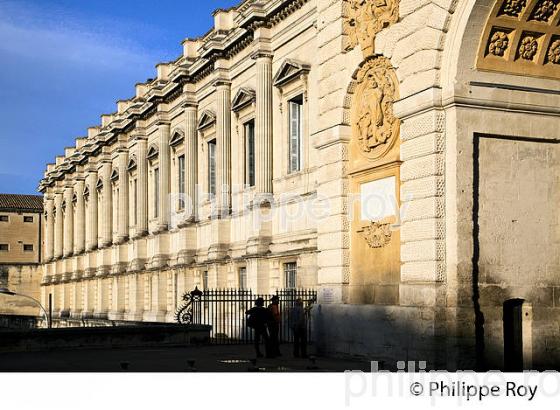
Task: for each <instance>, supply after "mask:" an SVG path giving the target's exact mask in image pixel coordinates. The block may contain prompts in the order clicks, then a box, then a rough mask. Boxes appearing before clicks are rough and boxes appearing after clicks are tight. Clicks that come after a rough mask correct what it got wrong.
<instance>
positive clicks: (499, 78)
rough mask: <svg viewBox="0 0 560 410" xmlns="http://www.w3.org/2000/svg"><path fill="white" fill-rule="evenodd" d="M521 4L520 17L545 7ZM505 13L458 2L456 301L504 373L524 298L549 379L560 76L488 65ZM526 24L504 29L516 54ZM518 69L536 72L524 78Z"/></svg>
mask: <svg viewBox="0 0 560 410" xmlns="http://www.w3.org/2000/svg"><path fill="white" fill-rule="evenodd" d="M510 3H512V4H510V6H511V5H513V6H515V5H514V4H513V2H510ZM518 3H519V4H518V5H520V9H519V12H520V16H521V14H523V12H524V11H525V10H526V9H528V8H529V9H533V8H534V7H535V6H538V4H539V1H538V0H536V1H535V0H530V1H527V2H518ZM504 4H505V2H504V1H502V0H497V1H495V0H478V1H474V0H468V1H464V2H459V4H458V7H457V9H456V11H455V14H454V16H453V19H452V21H451V23H450V28H449V34H448V36H447V41H446V43H445V47H444V50H443V54H442V70H441V71H442V76H441V79H442V81H441V88H442V107H443V110H444V113H445V117H446V121H445V136H446V137H445V175H446V178H445V183H446V207H445V213H446V236H445V248H446V274H447V277H448V280H447V286H448V289H447V294H448V296H449V297H452V298H454V299H456V300H457V301H458V302H457V303H456V306H455V308H454V309H456V312H464V313H465V315H469V316H474V317H473V318H472V319H469V321H470V320H473V319H477V320H476V321H475V322H476V329H475V333H476V334H475V336H476V347H477V349H478V356H479V359H480V363H479V364H480V365H486V366H491V367H498V368H499V367H502V366H503V365H504V363H503V360H504V359H503V358H504V355H503V353H504V339H503V337H504V333H503V325H502V311H503V304H504V303H505V301H507V300H509V299H514V298H520V299H524V300H525V304H524V306H525V309H529V310H527V311H525V316H524V318H531V317H533V316H534V317H535V318H537V317H538V320H534V321H533V320H528V321H527V323H525V324H524V326H525V327H524V329H525V331H524V334H523V344H524V347H525V349H526V351H525V352H524V353H525V355H524V366H525V367H526V368H543V367H546V366H548V368H550V366H551V364H554V363H556V364H557V363H559V362H560V357H559V356H558V355H557V354H556V353H554V352H555V351H556V350H555V349H556V347H554V346H552V345H546V346H545V345H544V344H541V343H540V342H539V340H540V337H542V335H545V337H550V338H552V339H555V340H557V339H558V334H557V333H555V332H551V331H550V325H551V323H555V322H557V321H558V320H559V319H560V312H557V311H556V310H554V309H550V308H551V307H552V306H554V303H555V301H554V297H553V296H552V295H551V294H549V289H551V288H554V287H556V286H558V285H559V284H560V275H558V274H552V273H551V272H558V271H559V269H558V266H556V265H555V264H554V263H549V262H546V261H547V260H548V261H550V260H553V259H555V258H554V256H553V255H554V253H555V251H554V249H556V245H557V244H558V242H559V238H558V232H556V233H554V232H552V231H550V230H549V226H550V222H549V221H550V220H556V219H557V218H558V213H557V211H556V210H555V207H549V206H547V204H548V203H549V202H555V201H556V199H555V198H557V196H558V193H557V192H556V190H555V189H554V186H555V183H554V181H553V180H552V179H550V175H557V174H558V172H560V168H559V165H558V160H557V158H558V156H559V148H558V147H559V144H558V142H559V138H558V132H557V130H558V127H560V118H559V117H558V114H559V113H560V109H559V107H560V82H559V80H560V76H559V77H557V78H556V79H555V78H552V77H551V75H550V73H551V71H550V70H548V71H547V72H544V71H543V70H542V69H540V68H536V69H535V70H533V69H529V68H530V66H531V64H529V63H527V62H526V61H521V60H522V58H521V57H519V56H518V57H513V55H509V58H508V57H507V54H505V56H504V58H503V61H500V64H496V65H492V64H487V63H484V64H481V63H480V59H481V55H482V56H483V55H484V54H483V53H484V52H487V51H488V50H489V48H488V47H489V45H488V42H489V40H490V39H491V32H492V30H493V29H494V27H496V26H499V25H500V24H499V20H497V19H496V15H497V14H499V13H500V12H501V10H503V9H504ZM529 11H530V10H528V11H527V12H529ZM557 13H559V11H557ZM554 18H556V20H555V21H557V17H554ZM521 20H523V19H522V18H521V17H520V18H519V23H517V22H516V21H515V19H514V18H511V19H509V18H508V21H507V24H504V26H506V27H510V28H515V30H513V32H512V36H511V44H509V46H512V45H514V46H516V47H521V43H522V37H523V35H524V34H523V33H524V32H525V30H526V27H525V26H524V23H523V22H522V21H521ZM532 27H533V28H535V30H537V31H538V30H540V28H541V27H542V26H539V25H534V26H532ZM542 28H543V29H544V27H542ZM544 31H546V30H543V32H544ZM543 43H544V44H541V45H542V46H544V47H549V46H550V45H551V42H548V43H547V42H543ZM547 44H548V45H547ZM518 51H519V49H513V50H510V51H509V52H512V53H517V52H518ZM500 52H501V51H500ZM481 53H482V54H481ZM506 53H507V51H506ZM541 56H542V54H541ZM500 58H502V57H501V56H490V59H494V61H497V60H499V59H500ZM506 60H507V61H506ZM535 60H536V57H535ZM541 63H542V61H541ZM519 66H522V67H529V68H527V72H526V74H523V70H520V68H519ZM505 198H508V200H507V201H505V200H504V199H505ZM536 198H540V199H538V200H537V199H536ZM544 221H546V222H544ZM498 243H499V246H496V244H498ZM540 272H548V273H540ZM460 300H463V301H464V302H463V303H461V302H460ZM469 303H470V304H471V305H472V306H471V307H470V309H471V310H472V312H471V313H470V314H469V313H468V309H469V307H467V306H468V304H469ZM527 307H529V308H527ZM544 312H546V313H544ZM456 326H457V327H460V326H461V321H460V320H456ZM531 329H532V330H531ZM533 333H534V334H535V335H537V334H538V335H539V336H540V337H535V338H533V337H532V335H533Z"/></svg>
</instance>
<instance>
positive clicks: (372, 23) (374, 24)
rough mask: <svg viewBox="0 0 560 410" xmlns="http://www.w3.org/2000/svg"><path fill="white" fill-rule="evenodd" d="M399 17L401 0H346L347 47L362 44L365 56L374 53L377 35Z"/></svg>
mask: <svg viewBox="0 0 560 410" xmlns="http://www.w3.org/2000/svg"><path fill="white" fill-rule="evenodd" d="M398 19H399V0H346V17H345V19H344V23H343V24H344V32H345V33H346V35H347V42H346V46H345V49H346V50H352V49H353V48H354V47H356V46H357V45H360V47H361V49H362V52H363V54H364V57H368V56H371V55H373V52H374V41H375V35H376V34H377V33H379V32H380V31H381V30H383V29H384V28H385V27H388V26H389V25H391V24H393V23H396V22H397V21H398Z"/></svg>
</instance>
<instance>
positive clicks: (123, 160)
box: [117, 150, 129, 243]
mask: <svg viewBox="0 0 560 410" xmlns="http://www.w3.org/2000/svg"><path fill="white" fill-rule="evenodd" d="M118 167H119V218H118V235H117V243H123V242H125V241H126V240H127V239H128V228H129V219H128V169H127V168H128V151H126V150H121V151H120V152H119V154H118Z"/></svg>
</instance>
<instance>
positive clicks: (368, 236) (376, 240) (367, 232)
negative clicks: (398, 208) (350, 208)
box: [358, 221, 391, 248]
mask: <svg viewBox="0 0 560 410" xmlns="http://www.w3.org/2000/svg"><path fill="white" fill-rule="evenodd" d="M358 232H359V233H361V234H362V237H363V238H364V239H365V240H366V242H367V244H368V245H369V247H370V248H383V247H384V246H386V245H388V244H389V242H391V224H390V223H379V222H374V221H371V222H370V224H369V225H366V226H363V227H362V228H361V229H360V230H359V231H358Z"/></svg>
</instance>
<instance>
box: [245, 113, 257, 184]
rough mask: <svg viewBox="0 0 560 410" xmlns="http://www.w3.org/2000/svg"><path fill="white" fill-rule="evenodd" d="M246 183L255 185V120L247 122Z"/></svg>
mask: <svg viewBox="0 0 560 410" xmlns="http://www.w3.org/2000/svg"><path fill="white" fill-rule="evenodd" d="M245 183H246V184H247V185H249V186H255V122H254V121H249V122H247V123H245Z"/></svg>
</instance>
